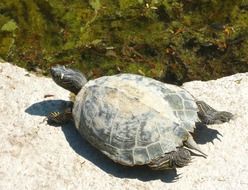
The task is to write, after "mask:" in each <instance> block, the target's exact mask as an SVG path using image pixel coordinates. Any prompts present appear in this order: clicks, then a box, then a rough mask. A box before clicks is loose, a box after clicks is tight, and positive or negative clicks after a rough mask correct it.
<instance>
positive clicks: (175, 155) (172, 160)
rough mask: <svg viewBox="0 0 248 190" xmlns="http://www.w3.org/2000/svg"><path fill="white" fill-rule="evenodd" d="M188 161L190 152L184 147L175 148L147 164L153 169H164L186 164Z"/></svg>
mask: <svg viewBox="0 0 248 190" xmlns="http://www.w3.org/2000/svg"><path fill="white" fill-rule="evenodd" d="M190 161H191V155H190V152H189V151H188V150H187V149H185V148H177V150H176V151H173V152H170V153H166V154H164V155H163V156H161V157H159V158H156V159H154V160H152V161H151V163H149V164H148V166H149V167H150V168H151V169H153V170H166V169H174V168H176V167H183V166H186V165H188V163H189V162H190Z"/></svg>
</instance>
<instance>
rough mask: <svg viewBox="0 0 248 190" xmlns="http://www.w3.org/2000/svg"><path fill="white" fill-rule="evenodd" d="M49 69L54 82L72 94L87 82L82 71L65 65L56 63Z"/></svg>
mask: <svg viewBox="0 0 248 190" xmlns="http://www.w3.org/2000/svg"><path fill="white" fill-rule="evenodd" d="M50 71H51V75H52V78H53V80H54V82H55V83H56V84H58V85H59V86H61V87H63V88H65V89H66V90H69V91H71V92H73V93H74V94H77V93H78V92H79V91H80V90H81V88H82V87H83V86H84V85H85V84H86V82H87V80H86V78H85V76H84V75H83V74H82V73H80V72H79V71H76V70H73V69H69V68H66V67H65V66H60V65H57V66H54V67H52V68H51V70H50Z"/></svg>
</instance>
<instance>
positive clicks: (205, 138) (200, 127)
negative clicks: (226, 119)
mask: <svg viewBox="0 0 248 190" xmlns="http://www.w3.org/2000/svg"><path fill="white" fill-rule="evenodd" d="M219 136H222V134H221V133H220V132H219V131H218V130H216V129H211V128H208V126H207V125H205V124H203V123H200V122H199V123H196V128H195V130H194V133H193V138H194V140H195V142H196V143H197V144H206V143H208V142H211V143H213V141H214V139H218V140H219V141H221V139H220V138H219Z"/></svg>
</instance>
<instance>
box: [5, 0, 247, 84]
mask: <svg viewBox="0 0 248 190" xmlns="http://www.w3.org/2000/svg"><path fill="white" fill-rule="evenodd" d="M247 18H248V2H247V1H242V0H238V1H235V0H226V1H208V0H201V1H190V0H188V1H179V0H171V1H167V0H164V1H163V0H161V1H159V2H157V3H155V1H149V0H139V1H133V0H121V1H115V0H104V1H100V0H85V1H76V0H74V1H58V0H49V1H45V0H39V1H38V0H2V1H1V2H0V57H1V58H2V59H4V60H6V61H10V62H14V63H15V64H17V65H20V66H22V67H25V68H27V69H28V70H33V71H38V72H41V73H43V74H46V73H47V71H48V69H49V67H50V66H51V65H55V64H62V65H69V66H71V67H76V68H79V69H80V70H81V71H82V72H84V73H85V74H86V75H87V76H88V77H89V78H96V77H99V76H103V75H111V74H115V73H120V72H129V73H138V74H141V75H146V76H150V77H153V78H156V79H159V80H161V81H165V82H169V83H175V84H181V83H182V82H185V81H190V80H209V79H214V78H219V77H222V76H226V75H231V74H234V73H238V72H247V71H248V51H247V50H248V40H247V39H248V32H247V31H248V21H247Z"/></svg>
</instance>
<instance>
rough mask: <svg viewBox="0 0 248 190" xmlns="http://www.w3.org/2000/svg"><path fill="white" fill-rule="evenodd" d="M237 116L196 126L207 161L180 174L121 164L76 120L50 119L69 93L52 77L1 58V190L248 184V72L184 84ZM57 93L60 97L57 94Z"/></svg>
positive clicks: (246, 186) (232, 186)
mask: <svg viewBox="0 0 248 190" xmlns="http://www.w3.org/2000/svg"><path fill="white" fill-rule="evenodd" d="M183 87H184V88H185V89H187V90H188V91H189V92H190V93H191V94H193V95H194V96H195V97H196V98H197V99H199V100H204V101H206V102H207V103H209V104H210V105H211V106H213V107H214V108H216V109H219V110H226V111H230V112H232V113H234V114H235V116H236V117H235V119H234V120H232V121H231V122H229V123H225V124H221V125H211V126H209V128H204V127H203V128H202V129H201V130H200V129H198V130H197V131H196V134H197V137H196V140H197V142H198V143H199V144H200V146H201V148H202V149H203V151H204V152H206V153H207V154H208V157H207V159H204V158H202V157H194V160H193V161H192V163H191V164H190V165H189V166H187V167H184V168H181V169H178V170H177V171H159V172H157V171H151V170H150V169H149V168H146V167H137V168H136V167H135V168H129V167H124V166H121V165H118V164H115V163H113V162H112V161H111V160H109V159H108V158H106V157H105V156H103V155H102V154H101V153H100V152H99V151H97V150H96V149H94V148H92V147H91V146H90V145H89V144H88V143H87V142H86V141H85V140H84V139H83V138H82V137H80V135H79V133H78V132H77V131H76V130H75V128H74V127H73V125H72V124H67V127H66V126H64V127H60V126H54V125H49V124H47V121H46V117H45V116H46V115H47V114H48V113H49V112H51V111H56V110H58V109H62V107H63V106H65V105H66V102H65V101H61V100H68V97H69V92H67V91H65V90H63V89H62V88H60V87H58V86H57V85H56V84H54V83H53V82H52V80H51V79H49V78H45V77H37V76H34V75H33V74H30V73H28V72H27V71H25V70H24V69H21V68H18V67H16V66H13V65H11V64H9V63H0V113H1V118H0V139H1V141H0V163H1V164H0V189H5V190H12V189H19V190H22V189H35V190H38V189H49V190H50V189H52V190H53V189H59V190H61V189H94V190H98V189H101V190H102V189H138V190H139V189H142V190H143V189H145V190H148V189H166V190H170V189H173V190H175V189H184V190H187V189H197V190H199V189H207V190H209V189H248V182H247V179H248V164H247V159H248V157H247V155H248V137H247V136H248V135H247V134H248V117H247V113H248V96H247V94H248V73H244V74H236V75H233V76H230V77H225V78H222V79H219V80H216V81H208V82H200V81H195V82H189V83H186V84H184V86H183ZM50 95H53V96H50Z"/></svg>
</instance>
